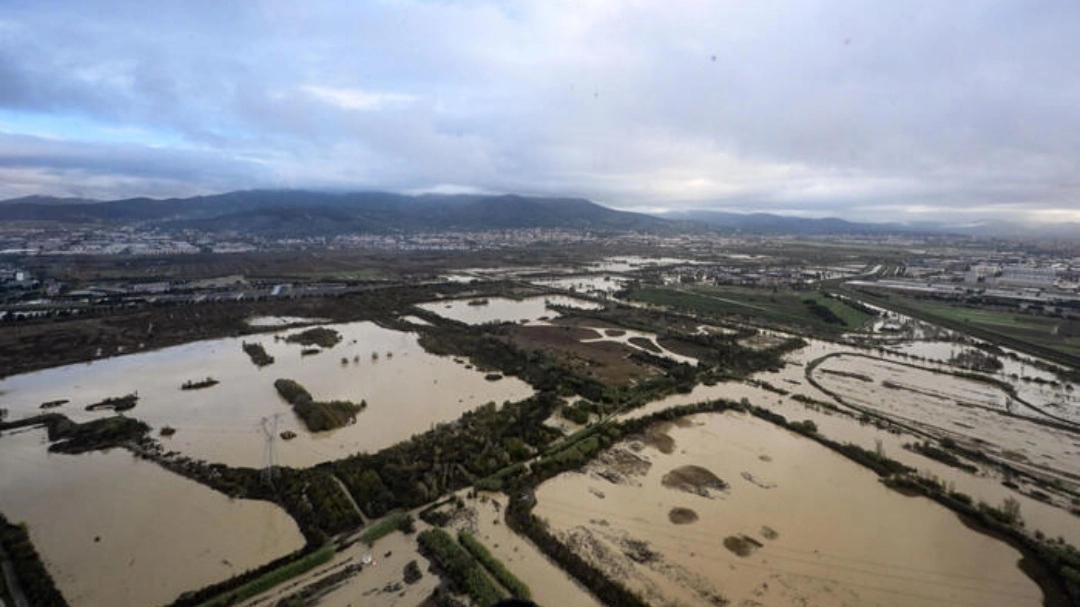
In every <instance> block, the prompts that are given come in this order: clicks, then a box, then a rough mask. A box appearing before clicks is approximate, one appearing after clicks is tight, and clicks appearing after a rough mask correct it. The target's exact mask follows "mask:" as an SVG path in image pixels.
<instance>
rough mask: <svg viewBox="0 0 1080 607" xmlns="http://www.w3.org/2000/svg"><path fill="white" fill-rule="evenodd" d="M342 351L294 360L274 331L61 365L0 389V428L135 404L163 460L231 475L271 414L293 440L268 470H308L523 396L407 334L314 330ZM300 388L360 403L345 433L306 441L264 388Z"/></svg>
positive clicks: (256, 457)
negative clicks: (228, 468) (173, 456)
mask: <svg viewBox="0 0 1080 607" xmlns="http://www.w3.org/2000/svg"><path fill="white" fill-rule="evenodd" d="M325 326H327V327H330V328H333V329H335V330H337V331H339V332H340V334H341V336H342V340H341V342H340V343H338V344H337V345H336V346H334V347H333V348H329V349H326V350H323V351H321V352H319V353H318V354H316V355H311V356H303V355H301V350H302V347H301V346H300V345H298V344H291V343H286V342H285V341H284V340H281V341H275V340H274V336H275V335H278V336H284V335H289V334H292V333H295V332H297V331H299V329H294V330H284V331H280V332H278V333H270V334H265V335H260V336H248V337H246V338H229V339H216V340H210V341H201V342H194V343H190V344H186V345H183V346H176V347H172V348H166V349H163V350H157V351H154V352H146V353H141V354H132V355H128V356H120V357H116V358H110V359H106V360H101V361H95V362H93V363H87V364H77V365H68V366H65V367H58V368H55V369H47V370H45V371H38V372H35V373H27V374H24V375H16V376H13V377H9V378H6V379H3V380H0V406H3V407H6V408H8V409H9V410H10V412H11V418H12V419H17V418H19V417H26V416H30V415H36V414H38V413H40V412H41V411H40V409H39V406H40V404H41V403H43V402H47V401H51V400H57V399H70V401H71V402H70V403H68V404H65V405H64V406H62V407H58V408H56V409H53V411H56V412H58V413H63V414H64V415H67V416H69V417H71V418H72V419H74V420H75V421H85V420H87V419H94V418H97V417H101V416H103V415H105V416H107V415H111V412H109V411H103V412H90V411H86V410H84V406H85V405H86V404H89V403H93V402H96V401H99V400H101V399H103V398H107V397H109V396H120V395H124V394H128V393H133V392H134V393H138V395H139V401H138V404H137V406H136V407H135V408H134V409H132V410H130V411H128V412H126V413H125V414H126V415H128V416H130V417H135V418H138V419H141V420H143V421H145V422H147V423H148V424H150V425H151V426H153V427H154V428H155V429H157V428H161V427H163V426H170V427H172V428H175V429H176V434H175V435H173V436H172V437H169V438H163V439H162V442H163V443H164V446H165V448H166V449H168V450H175V451H179V452H181V453H183V454H185V455H188V456H191V457H195V458H198V459H203V460H206V461H210V462H221V463H225V464H229V465H233V466H253V467H261V466H263V465H264V462H265V458H264V453H265V445H266V441H265V439H264V437H263V434H262V431H261V429H260V420H261V419H262V418H264V417H272V416H274V415H275V414H280V415H281V417H280V419H279V423H278V427H277V429H278V431H279V432H284V431H291V432H294V433H295V434H296V437H295V438H293V439H292V440H288V441H282V440H278V441H276V445H275V449H276V452H277V462H278V463H279V464H282V465H287V466H311V465H314V464H318V463H320V462H324V461H329V460H333V459H339V458H342V457H346V456H348V455H351V454H353V453H356V452H358V451H369V452H374V451H377V450H379V449H383V448H385V447H389V446H391V445H393V444H395V443H398V442H400V441H403V440H406V439H408V438H409V437H410V436H412V435H413V434H419V433H422V432H425V431H427V430H429V429H430V428H431V427H432V426H433V425H434V424H438V423H443V422H450V421H453V420H455V419H457V418H458V417H459V416H461V414H462V413H464V412H466V411H469V410H471V409H475V408H476V407H478V406H480V405H483V404H484V403H487V402H489V401H494V402H496V403H499V404H502V403H503V402H504V401H506V400H511V401H516V400H520V399H522V398H526V397H528V396H529V395H531V394H532V393H533V390H532V388H531V387H529V385H528V384H526V383H525V382H523V381H521V380H519V379H517V378H515V377H505V378H503V379H501V380H500V381H494V382H493V381H487V380H486V379H485V378H484V374H483V373H481V372H479V371H477V370H475V369H470V368H467V367H466V365H465V364H464V363H463V362H455V361H454V360H453V359H451V358H449V357H442V356H434V355H432V354H429V353H428V352H426V351H425V350H424V349H423V348H422V347H421V346H420V345H419V343H418V336H417V334H416V333H405V332H400V331H393V330H390V329H385V328H383V327H380V326H378V325H375V324H374V323H370V322H356V323H347V324H339V325H325ZM244 340H247V341H249V342H251V341H257V342H259V343H261V344H262V345H263V346H264V347H265V348H266V351H267V353H268V354H270V355H271V356H273V357H274V358H275V362H274V363H273V364H271V365H269V366H266V367H262V368H259V367H256V366H255V365H254V364H252V362H251V361H250V360H249V359H248V356H247V355H246V354H245V353H244V352H243V350H242V348H241V342H243V341H244ZM207 376H212V377H213V378H214V379H216V380H218V381H219V382H220V383H219V384H217V385H215V386H213V387H210V388H206V389H202V390H180V385H181V384H182V383H183V382H185V381H188V380H200V379H202V378H205V377H207ZM277 378H289V379H294V380H296V381H298V382H300V383H301V384H302V385H303V386H304V387H305V388H307V389H308V391H310V392H311V394H312V395H313V396H314V397H315V398H316V399H319V400H334V399H342V400H351V401H354V402H360V401H362V400H366V401H367V403H368V407H367V409H365V410H364V411H363V412H362V413H360V414H359V415H358V416H357V419H356V423H355V424H352V425H349V426H346V427H343V428H340V429H338V430H332V431H329V432H319V433H314V434H313V433H310V432H308V430H307V429H306V428H304V427H303V425H302V424H301V422H300V420H299V419H297V418H296V416H294V415H293V414H292V411H291V410H290V407H289V406H288V405H287V404H286V403H285V402H284V401H282V400H281V398H280V397H279V396H278V394H277V392H276V391H275V389H274V380H275V379H277Z"/></svg>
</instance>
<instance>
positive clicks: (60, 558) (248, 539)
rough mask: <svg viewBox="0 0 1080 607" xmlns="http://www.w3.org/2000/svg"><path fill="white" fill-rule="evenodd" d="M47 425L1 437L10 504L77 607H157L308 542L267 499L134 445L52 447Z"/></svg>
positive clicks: (2, 492)
mask: <svg viewBox="0 0 1080 607" xmlns="http://www.w3.org/2000/svg"><path fill="white" fill-rule="evenodd" d="M44 434H45V433H44V431H43V430H24V431H19V432H13V433H7V434H5V435H4V436H2V437H0V462H3V465H0V510H3V512H4V514H5V515H6V516H7V517H8V518H10V519H12V520H13V521H19V522H25V523H27V525H28V526H29V530H30V537H31V540H32V541H33V542H34V545H35V546H36V548H37V550H38V552H39V553H40V554H41V555H42V557H43V559H44V562H45V564H46V567H47V568H48V570H49V572H50V573H51V574H52V577H53V579H54V580H55V581H56V584H57V587H58V588H59V589H60V591H61V592H62V593H63V595H64V597H65V598H66V599H67V601H68V602H69V603H70V604H71V605H72V607H115V606H117V605H130V606H132V607H154V606H156V605H161V604H165V603H168V602H171V601H172V600H173V599H175V598H176V597H177V596H179V595H180V594H181V593H182V592H185V591H188V590H196V589H198V588H200V587H202V586H205V585H207V584H211V583H215V582H218V581H221V580H223V579H226V578H229V577H231V576H233V575H236V574H238V573H241V572H243V571H245V570H247V569H251V568H253V567H257V566H259V565H262V564H263V563H266V562H268V561H271V560H273V559H275V558H277V557H279V556H282V555H284V554H287V553H289V552H292V551H293V550H296V549H298V548H300V547H301V546H302V545H303V543H304V541H303V537H302V536H301V535H300V531H299V529H297V527H296V524H295V523H294V522H293V520H292V519H291V518H290V517H289V516H288V515H287V514H286V513H285V511H283V510H281V509H280V508H278V507H277V506H275V505H273V504H269V503H267V502H259V501H251V500H240V499H229V498H228V497H226V496H224V495H222V494H220V493H217V492H215V491H212V490H210V489H208V488H206V487H204V486H202V485H200V484H198V483H195V482H193V481H190V480H187V479H185V478H182V477H180V476H177V475H174V474H172V473H170V472H168V471H166V470H164V469H162V468H160V467H158V466H157V465H155V464H153V463H149V462H146V461H143V460H140V459H137V458H135V457H134V456H132V455H131V454H130V453H128V452H127V451H124V450H122V449H114V450H111V451H108V452H100V451H99V452H90V453H86V454H82V455H60V454H49V453H47V452H46V448H47V443H46V442H45V435H44Z"/></svg>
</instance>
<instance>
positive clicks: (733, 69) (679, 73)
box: [0, 0, 1080, 218]
mask: <svg viewBox="0 0 1080 607" xmlns="http://www.w3.org/2000/svg"><path fill="white" fill-rule="evenodd" d="M1078 22H1080V5H1076V4H1075V3H1072V2H1065V1H1054V2H1045V3H1038V4H1037V5H1031V4H1024V5H1020V4H1018V3H1013V2H1004V1H990V2H937V1H929V0H927V1H923V2H901V3H870V4H868V3H865V2H856V1H854V0H851V1H840V2H823V1H822V2H798V3H779V2H760V3H747V2H721V3H715V2H704V1H701V2H695V1H684V2H672V3H653V2H649V3H636V4H635V3H605V2H599V1H597V2H582V3H570V4H554V3H547V2H539V1H537V2H527V1H519V2H509V3H494V2H492V3H485V2H460V3H457V2H435V3H427V2H402V3H366V4H355V3H349V2H340V3H338V2H317V3H303V4H296V3H287V2H271V1H265V2H245V3H235V4H225V5H220V3H166V4H159V3H132V2H95V3H80V2H55V3H20V2H13V3H11V4H10V5H9V6H8V7H6V8H5V9H3V10H0V79H2V80H3V82H4V83H5V86H4V87H2V89H0V109H5V110H7V111H8V112H9V113H14V114H15V115H18V114H19V113H31V114H34V115H37V116H41V115H76V116H81V117H85V118H86V119H87V120H91V121H96V122H98V123H100V124H102V125H105V126H117V127H125V126H131V127H138V128H140V129H145V130H150V131H157V132H160V133H162V134H163V135H168V139H169V140H170V141H171V140H175V139H177V138H179V139H180V140H182V141H183V142H184V144H183V149H178V150H173V152H172V153H173V154H174V156H170V153H169V152H168V151H166V150H159V149H154V150H150V151H147V152H146V153H145V154H143V153H142V152H132V153H119V152H118V151H117V148H115V147H110V144H111V142H108V141H85V140H83V139H84V135H83V134H80V133H70V134H66V135H65V136H63V137H60V138H59V139H58V140H57V141H55V142H53V143H52V144H50V146H51V147H50V149H49V150H48V152H47V153H45V152H42V151H41V150H40V147H41V145H42V144H40V142H38V143H35V144H33V145H31V144H26V145H25V147H19V146H20V145H22V144H19V143H17V142H14V140H12V139H10V138H9V139H6V140H4V141H3V143H2V145H3V148H2V149H0V167H5V166H6V167H18V168H20V169H21V170H28V169H32V168H35V167H37V168H40V169H42V170H46V169H49V168H54V169H57V170H62V171H67V173H65V174H66V175H68V176H70V178H71V179H72V183H70V184H69V185H68V186H65V185H64V183H63V181H62V180H51V181H49V184H48V187H50V188H53V189H56V190H63V189H64V188H65V187H69V188H71V189H74V188H78V187H79V185H78V183H77V180H79V179H87V175H95V174H103V175H114V176H125V178H126V179H129V181H125V182H124V183H125V186H124V187H125V188H130V187H137V184H138V182H139V179H147V180H154V181H152V182H151V181H148V185H147V187H148V188H149V187H153V188H157V189H158V190H161V189H167V188H168V187H176V188H177V189H178V190H179V189H184V188H188V189H198V190H206V189H210V188H221V189H229V188H243V187H257V186H273V185H276V184H285V185H290V186H296V187H305V186H307V187H336V188H347V187H385V188H393V189H423V188H431V187H436V186H440V185H446V186H463V187H476V188H481V189H484V190H489V191H518V192H523V193H556V194H568V195H586V196H590V197H593V198H596V199H598V200H601V201H604V202H605V203H608V204H613V205H616V206H620V207H624V208H636V207H639V206H640V207H642V208H645V207H648V208H657V207H674V206H697V207H702V206H718V207H724V206H726V207H737V208H741V209H764V210H769V209H784V210H791V209H798V210H801V211H803V212H808V213H813V214H837V213H839V214H848V215H858V216H859V217H860V218H873V217H874V216H875V214H877V213H879V212H887V213H889V214H890V218H895V216H894V215H895V213H897V212H903V209H909V210H911V209H917V208H919V207H925V206H933V205H938V206H947V207H948V208H950V209H954V211H955V212H956V213H958V214H959V213H964V212H974V211H979V212H984V211H985V212H990V213H999V214H1008V215H1023V214H1025V213H1029V212H1032V213H1033V212H1035V211H1037V210H1039V209H1055V208H1056V209H1073V208H1075V207H1078V206H1080V205H1077V204H1076V196H1077V193H1078V192H1080V177H1077V176H1078V175H1080V171H1078V170H1077V169H1080V151H1078V150H1080V109H1078V108H1080V80H1077V79H1076V78H1075V77H1074V76H1073V73H1074V71H1075V68H1074V65H1073V58H1074V57H1075V56H1078V55H1080V40H1078V39H1077V38H1076V36H1075V35H1074V31H1073V30H1074V25H1075V24H1076V23H1078ZM312 87H315V89H316V90H323V91H330V92H337V93H334V94H338V95H339V96H338V97H337V99H339V100H340V99H345V98H346V97H345V96H346V95H353V97H352V98H353V99H360V100H366V101H363V102H358V103H353V104H352V105H349V104H338V105H335V104H334V103H329V102H328V99H330V100H333V99H334V98H335V97H334V96H333V95H323V96H322V97H320V96H318V95H312V94H310V91H311V90H312ZM378 99H396V100H398V101H397V102H394V103H385V104H382V103H376V102H375V101H372V100H378ZM406 100H407V101H406ZM9 123H10V121H9ZM14 134H18V133H14ZM168 145H171V144H168ZM95 146H96V147H95ZM65 148H66V151H65ZM99 154H100V155H99ZM159 179H163V180H164V181H160V180H159ZM170 184H172V185H170ZM100 187H104V186H100ZM9 189H10V188H9ZM3 193H4V190H3V186H0V195H2V194H3ZM56 193H64V192H63V191H57V192H56ZM911 212H912V213H915V211H911Z"/></svg>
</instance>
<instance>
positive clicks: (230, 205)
mask: <svg viewBox="0 0 1080 607" xmlns="http://www.w3.org/2000/svg"><path fill="white" fill-rule="evenodd" d="M16 220H26V221H55V222H65V223H89V224H95V223H98V224H110V225H131V224H138V225H140V226H142V227H157V228H160V229H163V230H167V231H178V230H184V229H196V230H200V231H206V232H230V231H235V232H243V233H248V234H258V235H264V236H272V237H274V236H316V235H334V234H341V233H350V232H366V233H391V232H431V231H440V230H498V229H527V228H566V229H582V230H595V231H600V232H604V231H628V230H637V231H647V232H664V231H671V230H672V229H673V227H674V224H673V223H672V222H670V221H667V220H664V219H659V218H656V217H651V216H648V215H642V214H638V213H629V212H624V211H616V210H613V209H609V208H607V207H603V206H600V205H598V204H595V203H593V202H590V201H588V200H584V199H580V198H538V197H526V196H516V195H501V196H480V195H468V196H465V195H435V194H426V195H421V196H407V195H402V194H390V193H384V192H357V193H348V194H329V193H321V192H309V191H294V190H254V191H242V192H230V193H226V194H220V195H215V196H198V197H193V198H171V199H166V200H155V199H150V198H131V199H125V200H110V201H97V202H95V201H83V200H79V201H71V200H65V199H55V198H47V197H40V196H39V197H33V198H32V199H15V200H9V201H5V202H2V203H0V221H16Z"/></svg>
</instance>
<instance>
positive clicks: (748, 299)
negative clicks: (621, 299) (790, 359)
mask: <svg viewBox="0 0 1080 607" xmlns="http://www.w3.org/2000/svg"><path fill="white" fill-rule="evenodd" d="M630 299H634V300H637V301H642V302H645V303H651V304H654V305H660V306H666V307H669V308H673V309H678V310H685V311H689V312H694V313H697V314H704V315H712V316H727V315H736V316H743V317H750V318H759V319H762V320H768V321H775V322H781V323H786V324H793V325H800V326H805V327H810V328H814V329H819V330H826V331H830V332H837V331H850V330H852V329H855V328H857V327H859V326H860V325H862V324H863V323H864V322H866V320H867V319H868V318H869V315H868V314H866V313H865V312H863V311H861V310H857V309H855V308H853V307H851V306H849V305H847V304H845V303H844V302H842V301H840V300H838V299H833V298H830V297H826V296H824V295H822V294H821V293H818V292H815V291H792V290H777V291H773V290H769V289H751V288H747V287H729V286H724V287H712V286H703V285H698V286H694V287H691V288H690V289H688V290H683V289H672V288H661V287H649V288H644V289H638V290H636V291H633V292H632V293H631V294H630ZM807 302H811V303H812V304H814V305H810V304H808V303H807ZM815 306H821V307H823V308H825V309H826V310H827V311H828V312H831V313H832V315H835V318H837V319H839V320H840V321H841V322H835V321H833V322H830V321H829V320H827V319H826V318H824V317H823V316H822V314H821V313H820V311H815V309H814V308H815Z"/></svg>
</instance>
